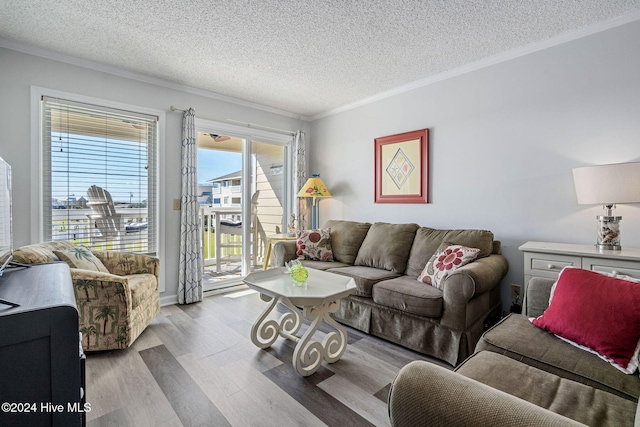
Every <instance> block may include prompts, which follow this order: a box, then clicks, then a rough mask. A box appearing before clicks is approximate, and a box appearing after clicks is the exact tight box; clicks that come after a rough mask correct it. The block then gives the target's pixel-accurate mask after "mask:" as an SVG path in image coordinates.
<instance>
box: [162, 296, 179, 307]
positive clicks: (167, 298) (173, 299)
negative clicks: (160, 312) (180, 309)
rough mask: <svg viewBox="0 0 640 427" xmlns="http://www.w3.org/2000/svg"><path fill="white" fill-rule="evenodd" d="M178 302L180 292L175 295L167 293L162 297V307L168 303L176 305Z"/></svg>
mask: <svg viewBox="0 0 640 427" xmlns="http://www.w3.org/2000/svg"><path fill="white" fill-rule="evenodd" d="M177 303H178V294H173V295H165V296H163V297H160V307H164V306H167V305H174V304H177Z"/></svg>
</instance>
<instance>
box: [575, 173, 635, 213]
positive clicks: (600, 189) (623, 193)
mask: <svg viewBox="0 0 640 427" xmlns="http://www.w3.org/2000/svg"><path fill="white" fill-rule="evenodd" d="M573 181H574V183H575V186H576V194H577V196H578V203H579V204H581V205H615V204H618V203H640V163H616V164H612V165H601V166H587V167H583V168H575V169H573Z"/></svg>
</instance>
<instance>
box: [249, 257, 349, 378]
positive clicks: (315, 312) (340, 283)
mask: <svg viewBox="0 0 640 427" xmlns="http://www.w3.org/2000/svg"><path fill="white" fill-rule="evenodd" d="M243 281H244V282H245V283H246V284H247V285H248V286H249V287H250V288H251V289H254V290H256V291H258V292H260V298H261V299H262V300H263V301H265V302H268V303H269V304H268V305H267V307H265V309H264V311H263V312H262V314H261V315H260V317H258V319H256V321H255V323H254V324H253V326H252V327H251V342H253V344H255V345H256V346H257V347H259V348H267V347H270V346H271V345H272V344H273V343H274V342H275V341H276V339H277V338H278V336H282V337H284V338H287V339H290V340H293V341H295V342H296V343H297V344H296V347H295V350H294V352H293V366H294V367H295V369H296V371H298V373H299V374H300V375H302V376H305V377H306V376H308V375H311V374H313V373H314V372H315V371H317V370H318V368H320V365H321V364H322V361H323V360H326V361H327V363H333V362H336V361H338V360H339V359H340V358H341V357H342V355H343V354H344V352H345V350H346V349H347V331H346V330H345V329H344V327H343V326H341V325H340V324H339V323H337V322H336V321H335V320H333V319H332V318H331V316H330V315H329V314H330V313H335V312H336V311H337V310H338V308H339V305H340V300H341V299H342V298H344V297H346V296H347V295H349V294H351V293H352V292H353V291H354V290H355V288H356V284H355V281H354V280H353V279H352V278H351V277H347V276H341V275H339V274H334V273H328V272H326V271H320V270H314V269H309V278H308V279H307V285H306V286H304V287H300V286H295V285H293V283H292V279H291V276H290V275H289V274H286V273H285V272H284V268H282V267H281V268H274V269H271V270H266V271H257V272H253V273H251V274H249V275H248V276H247V277H245V278H244V279H243ZM278 302H281V303H282V304H284V305H285V306H287V307H288V308H289V309H290V310H291V312H288V313H284V314H283V315H282V316H280V319H278V320H275V319H270V318H269V314H270V313H271V311H272V310H273V309H274V308H275V306H276V305H277V303H278ZM298 307H302V310H300V309H299V308H298ZM303 316H304V318H306V319H307V320H309V321H311V325H309V328H308V329H307V330H306V331H305V333H304V334H303V335H302V336H301V337H298V336H296V334H297V333H298V331H299V330H300V326H301V325H302V319H303ZM323 321H324V322H325V323H327V324H328V325H329V326H331V327H332V328H333V329H335V330H336V331H337V332H330V333H328V334H327V335H326V336H325V337H324V339H323V340H322V342H321V343H320V342H318V341H315V340H313V334H314V333H315V332H316V331H317V330H318V328H319V327H320V324H321V323H322V322H323Z"/></svg>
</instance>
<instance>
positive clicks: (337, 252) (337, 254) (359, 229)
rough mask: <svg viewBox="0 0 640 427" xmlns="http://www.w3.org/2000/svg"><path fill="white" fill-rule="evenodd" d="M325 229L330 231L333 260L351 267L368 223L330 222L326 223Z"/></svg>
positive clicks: (365, 234)
mask: <svg viewBox="0 0 640 427" xmlns="http://www.w3.org/2000/svg"><path fill="white" fill-rule="evenodd" d="M325 227H326V228H330V229H331V249H332V250H333V259H334V260H335V261H338V262H343V263H345V264H349V265H353V263H354V262H355V260H356V256H358V250H359V249H360V246H362V242H363V241H364V238H365V237H366V236H367V232H368V231H369V228H370V227H371V224H369V223H368V222H355V221H342V220H330V221H327V223H326V224H325Z"/></svg>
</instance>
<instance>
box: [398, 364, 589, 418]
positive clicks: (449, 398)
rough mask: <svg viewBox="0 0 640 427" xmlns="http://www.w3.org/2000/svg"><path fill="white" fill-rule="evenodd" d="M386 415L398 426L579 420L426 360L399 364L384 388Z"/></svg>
mask: <svg viewBox="0 0 640 427" xmlns="http://www.w3.org/2000/svg"><path fill="white" fill-rule="evenodd" d="M389 419H390V421H391V425H392V426H394V427H404V426H407V427H409V426H420V425H422V426H427V425H428V426H467V427H485V426H510V427H511V426H513V427H518V426H522V427H528V426H532V425H536V426H549V427H551V426H563V427H564V426H566V427H568V426H583V424H580V423H578V422H576V421H573V420H571V419H569V418H566V417H563V416H562V415H558V414H556V413H554V412H551V411H548V410H546V409H544V408H541V407H539V406H536V405H534V404H532V403H529V402H527V401H525V400H522V399H520V398H517V397H515V396H512V395H510V394H507V393H504V392H502V391H500V390H497V389H494V388H492V387H489V386H487V385H486V384H482V383H480V382H478V381H475V380H472V379H470V378H467V377H465V376H463V375H461V374H458V373H455V372H452V371H449V370H447V369H445V368H442V367H440V366H437V365H434V364H432V363H429V362H423V361H414V362H411V363H409V364H408V365H406V366H405V367H403V368H402V369H401V370H400V372H399V373H398V375H397V376H396V378H395V380H394V381H393V384H392V385H391V390H390V391H389Z"/></svg>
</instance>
